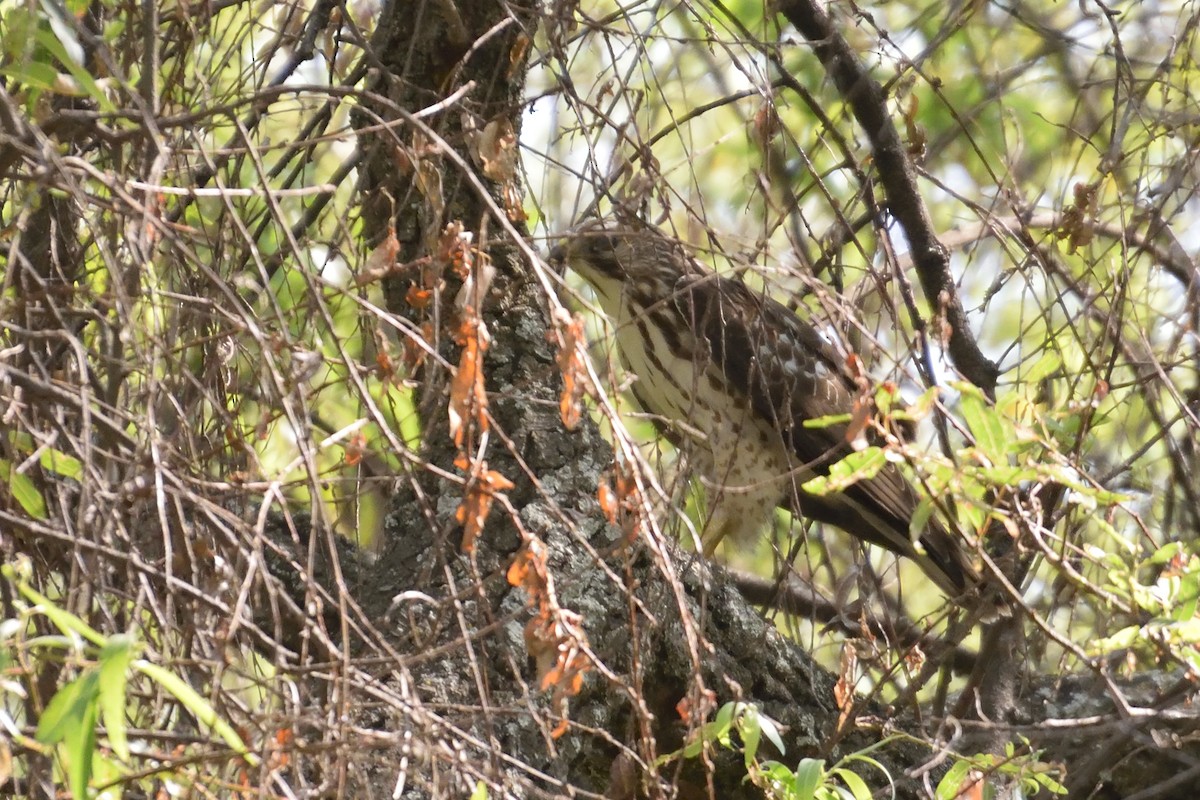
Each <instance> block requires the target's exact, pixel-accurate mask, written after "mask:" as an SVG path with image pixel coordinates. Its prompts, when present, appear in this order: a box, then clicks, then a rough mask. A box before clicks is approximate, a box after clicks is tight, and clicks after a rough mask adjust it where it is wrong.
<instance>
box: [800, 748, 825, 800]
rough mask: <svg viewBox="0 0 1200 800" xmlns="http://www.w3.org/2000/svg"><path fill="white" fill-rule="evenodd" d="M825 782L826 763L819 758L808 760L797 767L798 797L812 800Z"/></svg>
mask: <svg viewBox="0 0 1200 800" xmlns="http://www.w3.org/2000/svg"><path fill="white" fill-rule="evenodd" d="M824 782H825V762H824V761H822V760H821V759H819V758H806V759H804V760H803V761H801V762H800V764H799V765H798V766H797V767H796V797H797V798H798V800H812V799H813V798H814V797H815V796H816V794H817V787H819V786H820V785H821V784H823V783H824Z"/></svg>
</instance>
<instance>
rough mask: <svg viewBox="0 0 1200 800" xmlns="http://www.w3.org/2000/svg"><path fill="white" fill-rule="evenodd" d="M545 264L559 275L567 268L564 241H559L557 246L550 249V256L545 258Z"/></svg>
mask: <svg viewBox="0 0 1200 800" xmlns="http://www.w3.org/2000/svg"><path fill="white" fill-rule="evenodd" d="M546 263H548V264H549V265H550V266H551V267H553V268H554V271H555V272H557V273H558V274H559V275H561V274H562V273H563V272H564V271H565V270H566V268H567V244H566V240H560V241H559V243H558V244H556V245H555V246H554V247H552V248H550V255H549V256H547V257H546Z"/></svg>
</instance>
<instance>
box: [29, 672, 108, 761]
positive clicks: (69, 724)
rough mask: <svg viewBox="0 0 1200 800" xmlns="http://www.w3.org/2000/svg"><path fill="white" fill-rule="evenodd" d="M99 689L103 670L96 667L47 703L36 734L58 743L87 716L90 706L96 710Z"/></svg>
mask: <svg viewBox="0 0 1200 800" xmlns="http://www.w3.org/2000/svg"><path fill="white" fill-rule="evenodd" d="M99 690H100V673H99V672H97V671H96V670H94V669H89V670H87V671H86V672H84V673H83V674H82V675H80V676H79V677H78V678H76V679H75V680H73V681H71V682H70V683H68V684H67V685H66V686H64V687H62V688H61V689H59V690H58V691H57V692H55V693H54V697H52V698H50V702H49V703H47V704H46V710H45V711H43V712H42V716H41V719H39V720H38V726H37V731H36V732H35V733H34V738H35V739H37V740H38V741H39V742H41V743H42V744H58V743H59V742H61V741H63V740H64V739H66V738H67V736H68V735H69V734H70V733H71V731H73V730H75V729H76V728H78V727H79V726H80V725H81V724H82V721H83V720H84V719H86V717H87V713H88V711H87V710H88V709H89V708H91V709H92V710H93V711H94V710H95V707H96V698H97V697H98V696H99ZM93 718H94V714H93Z"/></svg>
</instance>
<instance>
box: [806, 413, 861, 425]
mask: <svg viewBox="0 0 1200 800" xmlns="http://www.w3.org/2000/svg"><path fill="white" fill-rule="evenodd" d="M850 419H851V415H850V414H828V415H826V416H824V417H813V418H812V419H806V420H804V427H806V428H828V427H831V426H833V425H845V424H847V423H849V422H850Z"/></svg>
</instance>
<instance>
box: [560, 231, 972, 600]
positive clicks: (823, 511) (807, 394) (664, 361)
mask: <svg viewBox="0 0 1200 800" xmlns="http://www.w3.org/2000/svg"><path fill="white" fill-rule="evenodd" d="M551 262H552V263H556V264H562V265H565V266H567V267H570V268H571V269H572V270H574V271H575V272H576V273H578V274H579V275H580V277H582V278H584V279H585V280H586V281H587V282H588V283H590V284H591V285H592V287H593V288H594V289H595V292H596V296H597V298H598V300H599V304H600V307H601V309H602V310H603V311H604V313H605V314H606V315H608V317H609V318H610V319H611V321H612V324H613V328H614V330H615V337H616V346H617V350H618V351H619V353H620V357H621V360H622V362H623V363H624V365H625V368H626V369H627V370H628V371H629V372H630V373H632V374H633V375H635V376H636V377H637V380H636V381H635V382H634V383H633V385H632V389H631V391H632V394H633V398H634V400H635V401H636V402H637V404H638V405H639V406H641V408H642V410H644V411H645V412H647V413H648V414H650V415H652V416H653V417H654V418H656V420H657V421H658V422H659V428H660V430H662V432H663V433H664V435H666V436H667V438H668V439H670V440H672V442H673V443H674V444H675V445H676V446H679V447H682V448H684V449H685V450H686V451H687V452H688V453H689V456H690V464H691V465H692V467H693V468H694V470H695V471H696V473H697V474H698V475H699V476H700V478H701V481H702V483H703V484H704V485H705V489H706V494H707V497H708V508H709V518H708V520H707V523H706V525H705V527H704V532H703V535H702V539H703V542H704V545H705V553H706V554H707V555H711V553H712V552H713V550H714V549H715V548H716V546H717V544H719V543H720V542H721V541H722V540H724V539H725V538H726V537H729V538H730V539H731V540H732V541H734V542H735V543H746V542H752V541H754V539H755V538H756V537H757V536H758V535H760V534H761V532H762V531H763V530H764V528H765V527H766V525H767V524H768V522H769V520H770V517H771V515H772V514H773V512H774V509H775V508H776V507H777V506H780V507H784V508H787V509H789V510H790V511H792V512H795V513H799V514H800V515H802V516H804V517H807V518H809V519H813V520H817V521H820V522H823V523H829V524H832V525H834V526H836V527H838V528H841V529H842V530H844V531H846V532H847V533H849V534H851V535H852V536H855V537H857V538H859V539H862V540H864V541H867V542H870V543H872V544H876V545H880V546H882V547H885V548H887V549H888V550H891V551H892V552H894V553H898V554H899V555H901V556H905V557H907V558H909V559H912V560H913V561H915V562H917V563H918V564H919V565H920V566H921V567H922V569H923V570H924V571H925V573H926V574H927V575H928V576H929V577H930V578H931V579H932V580H933V581H934V582H935V583H936V584H937V585H938V586H939V587H940V588H941V589H942V590H943V591H944V592H946V593H947V594H948V595H950V596H958V595H961V594H963V593H965V592H966V591H968V590H969V589H970V588H971V587H972V586H974V585H975V584H976V582H977V581H978V580H979V577H978V573H977V572H976V571H975V569H974V567H973V565H972V564H971V561H970V559H969V557H968V555H967V553H966V552H965V551H964V549H963V548H962V546H961V545H960V544H959V542H958V541H957V540H956V539H955V538H954V537H952V536H951V535H950V534H949V533H948V532H947V530H946V529H945V528H944V527H943V526H942V525H941V524H940V523H938V522H937V521H936V520H934V519H932V518H931V519H930V521H929V523H928V524H927V525H926V526H925V529H924V531H923V532H922V533H921V535H920V537H919V538H918V539H917V540H916V541H915V542H914V540H913V537H912V536H911V535H910V532H909V530H910V523H911V521H912V516H913V513H914V511H915V509H916V507H917V504H918V502H919V498H918V496H917V493H916V491H915V490H914V489H913V487H912V486H911V485H910V484H909V482H908V480H907V479H906V478H905V477H904V475H903V474H902V473H901V472H900V470H899V469H897V467H896V466H895V465H894V464H891V463H889V464H887V465H886V466H885V467H884V468H883V469H882V470H880V471H879V472H878V474H876V475H875V476H874V477H872V478H870V479H867V480H860V481H858V482H856V483H854V484H852V485H851V486H849V487H847V488H845V489H844V490H843V491H840V492H835V493H830V494H825V495H816V494H809V493H807V492H805V491H804V490H803V489H802V488H801V485H802V484H803V483H804V482H805V481H807V480H809V479H810V478H812V477H814V476H817V475H823V474H827V473H828V471H829V468H830V467H831V466H832V465H833V464H835V463H837V462H838V461H840V460H841V459H842V458H843V457H845V456H846V455H848V454H849V453H850V452H851V449H852V448H851V442H850V441H849V438H850V437H849V436H848V425H847V424H846V423H836V424H831V425H827V426H824V427H806V426H805V424H804V423H805V421H807V420H812V419H818V418H823V417H831V416H839V415H841V416H844V415H848V414H852V412H853V411H854V408H855V400H856V398H857V397H858V396H859V395H860V394H861V392H860V390H859V388H858V385H857V383H856V381H855V380H854V378H853V377H852V376H851V375H850V374H849V372H848V369H847V367H846V365H845V359H843V358H839V357H838V354H837V353H836V352H835V351H834V350H833V348H832V347H831V346H830V345H829V343H828V342H826V341H825V340H824V339H823V338H822V337H821V335H820V334H818V333H817V331H816V330H815V329H814V328H813V327H812V326H811V325H809V324H808V323H807V322H805V321H804V320H802V319H801V318H800V317H798V316H797V315H796V314H795V313H793V312H792V311H791V310H789V309H788V308H786V307H785V306H783V305H782V304H780V303H778V302H776V301H775V300H772V299H771V298H769V297H767V296H765V295H764V294H762V293H760V292H757V291H754V290H752V289H751V288H750V287H748V286H746V285H745V284H744V283H742V282H741V281H740V280H736V279H731V278H727V277H723V276H721V275H718V274H717V273H715V272H714V271H713V270H711V269H709V268H708V267H706V266H704V265H702V264H700V263H699V262H697V261H696V260H694V259H693V258H691V257H690V256H689V255H688V254H687V253H686V252H685V251H684V250H683V248H682V247H681V246H680V244H679V243H678V242H676V241H675V240H673V239H670V238H668V237H667V236H665V235H663V234H661V233H659V232H658V231H657V230H655V229H653V228H649V227H630V226H625V225H620V224H617V223H610V222H604V221H594V222H591V223H588V224H586V225H584V226H582V227H581V228H579V229H577V230H576V231H575V232H574V233H573V234H571V235H570V236H569V237H568V238H567V239H565V240H564V241H563V242H562V244H560V245H559V246H558V247H556V248H554V250H553V251H552V252H551ZM679 423H682V424H679Z"/></svg>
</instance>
